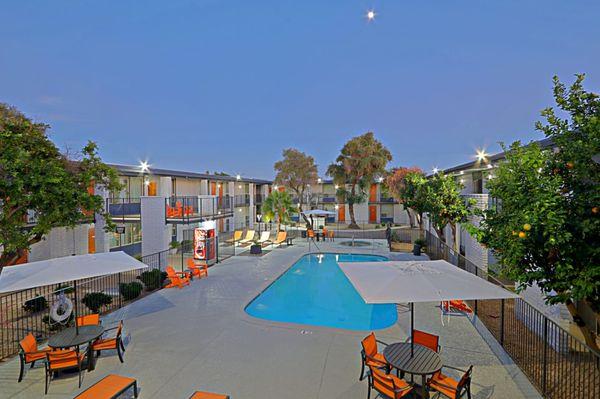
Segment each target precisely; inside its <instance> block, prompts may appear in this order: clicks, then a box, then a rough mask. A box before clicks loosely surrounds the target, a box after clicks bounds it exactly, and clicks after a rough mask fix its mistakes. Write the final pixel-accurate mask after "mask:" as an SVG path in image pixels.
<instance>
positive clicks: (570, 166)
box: [567, 162, 575, 169]
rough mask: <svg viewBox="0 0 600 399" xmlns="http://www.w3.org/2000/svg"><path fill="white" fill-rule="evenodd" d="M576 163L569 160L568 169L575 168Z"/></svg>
mask: <svg viewBox="0 0 600 399" xmlns="http://www.w3.org/2000/svg"><path fill="white" fill-rule="evenodd" d="M574 166H575V164H574V163H573V162H567V169H573V167H574Z"/></svg>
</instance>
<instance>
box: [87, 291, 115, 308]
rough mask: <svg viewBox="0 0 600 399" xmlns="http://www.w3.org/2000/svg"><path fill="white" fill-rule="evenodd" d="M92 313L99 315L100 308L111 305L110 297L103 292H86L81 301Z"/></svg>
mask: <svg viewBox="0 0 600 399" xmlns="http://www.w3.org/2000/svg"><path fill="white" fill-rule="evenodd" d="M81 302H83V304H84V305H85V306H87V308H88V309H89V310H91V311H92V313H99V312H100V308H101V307H102V306H104V305H110V304H111V303H112V297H111V296H110V295H107V294H105V293H104V292H88V293H87V294H85V296H84V297H83V299H82V300H81Z"/></svg>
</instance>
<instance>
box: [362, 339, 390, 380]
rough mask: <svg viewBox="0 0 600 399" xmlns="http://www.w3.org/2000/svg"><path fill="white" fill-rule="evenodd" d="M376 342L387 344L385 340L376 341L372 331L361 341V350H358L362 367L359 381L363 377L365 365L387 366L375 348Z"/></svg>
mask: <svg viewBox="0 0 600 399" xmlns="http://www.w3.org/2000/svg"><path fill="white" fill-rule="evenodd" d="M378 342H379V343H380V344H383V345H386V346H387V344H386V343H385V342H381V341H378V340H377V339H376V338H375V334H374V333H371V334H369V335H367V336H366V337H365V338H364V339H363V340H362V341H361V345H362V350H361V352H360V356H361V360H362V367H361V370H360V377H359V381H362V380H364V379H365V366H368V367H381V368H384V367H387V362H386V361H385V358H384V357H383V354H382V353H380V352H379V350H378V348H377V343H378Z"/></svg>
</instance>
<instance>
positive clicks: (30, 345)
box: [18, 333, 52, 382]
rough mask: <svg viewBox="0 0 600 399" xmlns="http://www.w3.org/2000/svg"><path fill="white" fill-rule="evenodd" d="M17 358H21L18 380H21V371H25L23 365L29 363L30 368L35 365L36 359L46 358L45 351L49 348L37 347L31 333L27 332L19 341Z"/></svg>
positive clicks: (48, 350)
mask: <svg viewBox="0 0 600 399" xmlns="http://www.w3.org/2000/svg"><path fill="white" fill-rule="evenodd" d="M19 348H20V350H19V359H21V371H20V372H19V381H18V382H21V381H22V380H23V372H24V371H25V365H26V364H29V363H31V368H33V366H34V365H35V362H36V361H38V360H43V359H45V358H46V353H48V352H50V351H51V350H52V349H51V348H44V349H38V346H37V341H36V340H35V337H34V336H33V334H32V333H29V334H27V336H26V337H25V338H23V339H22V340H21V341H20V342H19Z"/></svg>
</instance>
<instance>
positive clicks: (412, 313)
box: [410, 302, 415, 357]
mask: <svg viewBox="0 0 600 399" xmlns="http://www.w3.org/2000/svg"><path fill="white" fill-rule="evenodd" d="M414 329H415V304H414V303H413V302H411V303H410V357H413V356H414V354H415V350H414V349H415V343H414V341H413V331H414Z"/></svg>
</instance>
